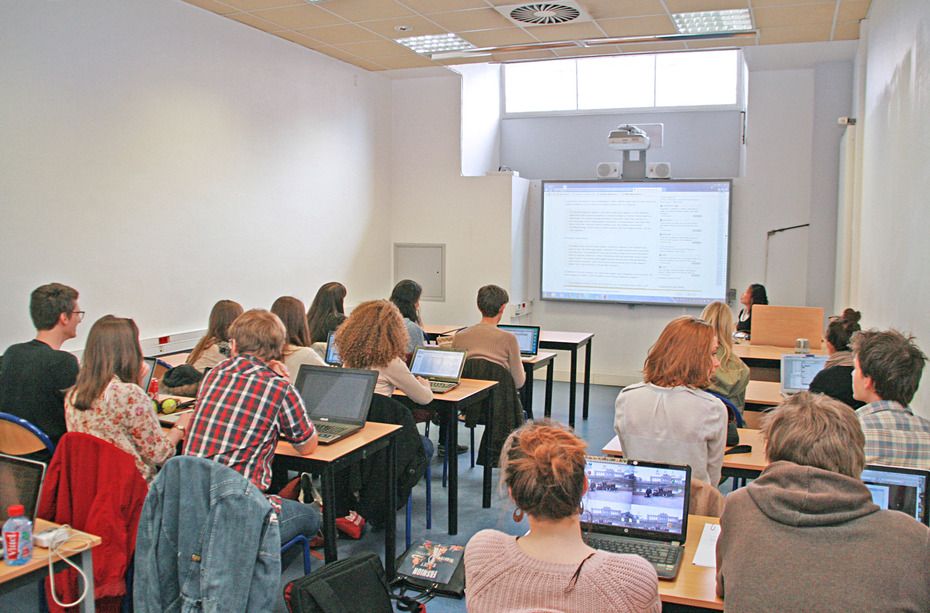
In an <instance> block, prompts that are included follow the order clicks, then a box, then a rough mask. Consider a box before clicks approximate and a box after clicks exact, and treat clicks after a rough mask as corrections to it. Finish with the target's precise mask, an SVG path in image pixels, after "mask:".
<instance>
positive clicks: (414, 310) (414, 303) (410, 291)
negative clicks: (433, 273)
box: [391, 279, 427, 353]
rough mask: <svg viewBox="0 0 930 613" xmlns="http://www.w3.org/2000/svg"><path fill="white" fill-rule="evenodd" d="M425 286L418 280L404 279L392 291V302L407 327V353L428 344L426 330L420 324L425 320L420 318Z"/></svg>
mask: <svg viewBox="0 0 930 613" xmlns="http://www.w3.org/2000/svg"><path fill="white" fill-rule="evenodd" d="M422 293H423V288H422V287H420V284H419V283H417V282H416V281H411V280H410V279H404V280H403V281H398V283H397V285H395V286H394V290H393V291H392V292H391V302H393V303H394V306H396V307H397V310H398V311H400V314H401V315H402V316H403V318H404V325H405V326H406V327H407V336H408V341H407V353H413V350H414V349H416V348H417V347H419V346H420V345H424V344H426V341H427V337H426V332H424V331H423V328H421V327H420V326H422V325H423V322H422V321H421V320H420V295H421V294H422Z"/></svg>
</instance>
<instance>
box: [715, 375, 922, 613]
mask: <svg viewBox="0 0 930 613" xmlns="http://www.w3.org/2000/svg"><path fill="white" fill-rule="evenodd" d="M762 423H763V425H762V438H763V440H764V441H765V453H766V456H767V458H768V460H769V462H771V463H770V464H769V465H768V466H767V467H766V468H765V470H763V471H762V474H761V475H760V477H759V478H758V479H756V480H755V481H753V482H752V483H750V484H749V485H747V486H746V487H744V488H741V489H738V490H735V491H734V492H732V493H731V494H730V495H729V496H727V501H726V505H725V506H724V509H723V515H722V516H721V518H720V537H719V540H718V541H717V594H718V595H720V596H721V597H722V598H724V600H725V601H726V610H727V611H731V612H733V613H739V612H740V611H751V612H752V613H765V612H766V611H772V612H776V611H778V612H782V611H837V612H847V611H866V610H868V611H928V610H930V528H927V527H926V526H924V525H923V524H921V523H920V522H918V521H917V520H915V519H914V518H913V517H909V516H907V515H905V514H904V513H900V512H898V511H883V510H880V509H879V507H878V506H877V505H876V504H874V503H873V502H872V494H871V492H870V491H869V489H868V488H867V487H866V486H865V485H864V484H863V483H862V481H860V476H861V473H862V469H863V467H864V466H865V463H866V458H865V454H864V453H863V444H864V443H865V437H864V436H863V434H862V429H861V428H860V427H859V422H858V420H857V419H856V416H855V415H854V414H853V412H852V411H850V410H849V407H847V406H846V405H844V404H842V403H841V402H839V401H837V400H834V399H832V398H830V397H828V396H823V395H820V394H810V393H806V392H805V393H800V394H797V395H795V396H792V397H791V398H789V399H787V400H785V401H784V402H783V403H782V404H780V405H779V406H778V407H776V408H775V409H774V410H772V412H771V413H769V414H768V416H767V417H766V418H765V419H764V421H763V422H762Z"/></svg>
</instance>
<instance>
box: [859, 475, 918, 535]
mask: <svg viewBox="0 0 930 613" xmlns="http://www.w3.org/2000/svg"><path fill="white" fill-rule="evenodd" d="M928 480H930V470H923V469H920V468H902V467H898V466H880V465H878V464H869V465H868V466H866V467H865V470H863V471H862V482H863V483H865V485H866V487H868V488H869V491H871V492H872V500H873V501H874V502H875V504H877V505H878V506H880V507H881V508H883V509H891V510H892V511H902V512H904V513H907V514H908V515H910V516H911V517H913V518H914V519H916V520H917V521H919V522H921V523H923V524H924V525H926V526H930V508H928V507H927V483H928Z"/></svg>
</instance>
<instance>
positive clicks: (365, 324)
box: [336, 300, 407, 368]
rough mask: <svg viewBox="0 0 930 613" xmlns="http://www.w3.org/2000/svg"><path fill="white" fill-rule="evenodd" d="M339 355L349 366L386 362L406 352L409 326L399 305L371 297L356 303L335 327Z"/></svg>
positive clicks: (384, 364) (378, 364)
mask: <svg viewBox="0 0 930 613" xmlns="http://www.w3.org/2000/svg"><path fill="white" fill-rule="evenodd" d="M336 345H337V346H338V347H339V359H340V360H342V363H343V364H344V365H345V366H347V367H349V368H374V367H378V366H387V365H388V364H389V363H390V362H391V360H393V359H394V358H399V357H403V356H404V355H405V354H406V353H407V329H406V328H405V327H404V320H403V318H401V316H400V311H398V310H397V307H396V306H394V305H393V304H392V303H390V302H388V301H387V300H369V301H368V302H363V303H362V304H360V305H358V306H357V307H355V310H354V311H352V314H351V315H349V318H348V319H347V320H345V321H344V322H343V323H342V325H341V326H339V329H338V330H336Z"/></svg>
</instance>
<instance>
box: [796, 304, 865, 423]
mask: <svg viewBox="0 0 930 613" xmlns="http://www.w3.org/2000/svg"><path fill="white" fill-rule="evenodd" d="M860 319H862V313H860V312H859V311H854V310H853V309H846V310H845V311H843V314H842V315H840V316H839V317H831V318H830V323H829V325H828V326H827V331H826V332H825V333H824V337H826V339H827V352H828V353H829V354H830V359H829V360H827V363H826V365H825V366H824V368H823V370H821V371H820V372H819V373H817V375H816V376H815V377H814V380H813V381H811V384H810V391H811V392H812V393H816V394H826V395H827V396H830V397H831V398H836V399H837V400H839V401H840V402H845V403H846V404H847V405H849V406H850V407H852V408H853V409H858V408H859V407H861V406H863V405H864V404H865V403H864V402H862V401H861V400H856V399H855V398H853V386H852V373H853V367H854V366H855V362H854V360H853V354H852V347H851V346H850V341H852V338H853V336H855V335H856V333H857V332H859V331H860V330H861V329H862V327H861V326H860V325H859V320H860Z"/></svg>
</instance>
